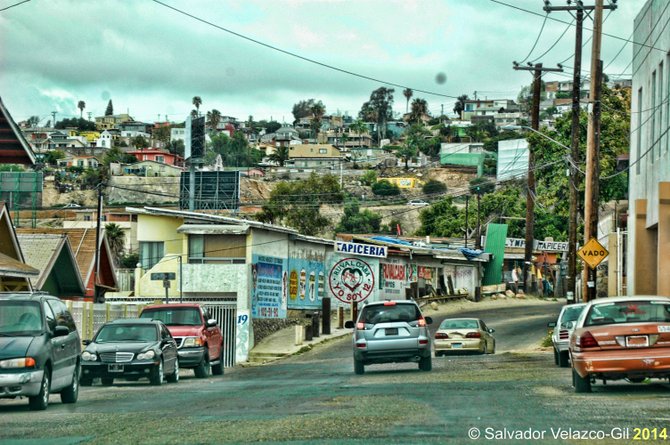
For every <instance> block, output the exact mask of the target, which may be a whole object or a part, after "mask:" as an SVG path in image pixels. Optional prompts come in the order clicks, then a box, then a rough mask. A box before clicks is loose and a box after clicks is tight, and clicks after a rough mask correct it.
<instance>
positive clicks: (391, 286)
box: [379, 259, 419, 299]
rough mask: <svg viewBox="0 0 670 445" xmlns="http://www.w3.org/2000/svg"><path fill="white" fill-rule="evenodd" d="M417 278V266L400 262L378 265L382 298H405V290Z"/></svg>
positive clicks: (394, 261)
mask: <svg viewBox="0 0 670 445" xmlns="http://www.w3.org/2000/svg"><path fill="white" fill-rule="evenodd" d="M418 278H419V274H418V266H417V265H416V264H411V263H410V264H407V263H404V262H403V261H401V260H395V259H393V260H391V262H384V263H381V262H380V263H379V290H380V291H381V296H382V298H396V299H398V298H400V299H404V298H405V288H407V287H408V286H409V283H412V282H415V281H417V280H418Z"/></svg>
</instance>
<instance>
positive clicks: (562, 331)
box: [558, 329, 570, 340]
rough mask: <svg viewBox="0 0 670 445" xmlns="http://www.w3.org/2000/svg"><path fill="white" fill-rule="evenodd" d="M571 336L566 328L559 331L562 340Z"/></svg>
mask: <svg viewBox="0 0 670 445" xmlns="http://www.w3.org/2000/svg"><path fill="white" fill-rule="evenodd" d="M568 337H570V333H569V332H568V331H567V330H566V329H561V330H560V331H558V338H560V339H561V340H567V339H568Z"/></svg>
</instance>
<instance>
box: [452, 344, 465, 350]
mask: <svg viewBox="0 0 670 445" xmlns="http://www.w3.org/2000/svg"><path fill="white" fill-rule="evenodd" d="M451 347H452V348H453V349H461V348H462V347H463V344H462V343H452V344H451Z"/></svg>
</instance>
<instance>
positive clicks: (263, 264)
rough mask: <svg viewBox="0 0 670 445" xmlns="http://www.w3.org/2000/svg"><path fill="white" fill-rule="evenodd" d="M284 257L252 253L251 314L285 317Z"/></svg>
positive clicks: (285, 277)
mask: <svg viewBox="0 0 670 445" xmlns="http://www.w3.org/2000/svg"><path fill="white" fill-rule="evenodd" d="M286 263H287V261H286V259H284V258H277V257H271V256H264V255H254V256H253V262H252V264H251V277H252V278H251V279H252V283H251V315H252V317H254V318H286V307H287V301H288V293H289V276H288V270H287V269H288V268H287V267H286Z"/></svg>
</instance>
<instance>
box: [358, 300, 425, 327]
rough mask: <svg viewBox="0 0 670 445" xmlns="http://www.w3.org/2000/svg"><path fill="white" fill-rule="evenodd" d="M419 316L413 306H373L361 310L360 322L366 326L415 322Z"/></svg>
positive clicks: (417, 309)
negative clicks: (366, 324)
mask: <svg viewBox="0 0 670 445" xmlns="http://www.w3.org/2000/svg"><path fill="white" fill-rule="evenodd" d="M420 316H421V314H420V312H419V308H417V307H416V306H415V305H413V304H395V305H392V306H385V305H374V306H367V307H365V308H363V313H362V314H361V320H362V321H363V322H364V323H368V324H377V323H392V322H397V321H416V320H418V319H419V317H420Z"/></svg>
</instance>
